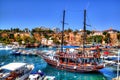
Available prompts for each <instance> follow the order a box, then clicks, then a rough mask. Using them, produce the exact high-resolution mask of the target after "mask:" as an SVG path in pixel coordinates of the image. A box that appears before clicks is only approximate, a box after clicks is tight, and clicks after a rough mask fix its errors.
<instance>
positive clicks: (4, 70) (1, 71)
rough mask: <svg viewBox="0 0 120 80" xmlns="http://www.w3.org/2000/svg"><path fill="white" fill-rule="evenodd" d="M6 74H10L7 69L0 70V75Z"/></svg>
mask: <svg viewBox="0 0 120 80" xmlns="http://www.w3.org/2000/svg"><path fill="white" fill-rule="evenodd" d="M8 72H10V70H8V69H0V73H8Z"/></svg>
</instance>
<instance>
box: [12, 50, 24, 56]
mask: <svg viewBox="0 0 120 80" xmlns="http://www.w3.org/2000/svg"><path fill="white" fill-rule="evenodd" d="M21 52H22V51H21V50H13V51H12V55H21Z"/></svg>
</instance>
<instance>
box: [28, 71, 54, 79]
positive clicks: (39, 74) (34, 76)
mask: <svg viewBox="0 0 120 80" xmlns="http://www.w3.org/2000/svg"><path fill="white" fill-rule="evenodd" d="M28 80H55V76H46V75H44V73H43V72H42V71H41V70H39V71H38V72H37V73H31V74H30V75H29V77H28Z"/></svg>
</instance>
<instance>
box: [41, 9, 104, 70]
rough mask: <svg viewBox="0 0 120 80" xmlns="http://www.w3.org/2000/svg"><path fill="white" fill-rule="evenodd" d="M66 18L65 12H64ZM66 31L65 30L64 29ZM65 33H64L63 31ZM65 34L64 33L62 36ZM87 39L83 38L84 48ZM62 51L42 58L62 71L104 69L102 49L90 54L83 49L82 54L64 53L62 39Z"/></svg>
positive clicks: (44, 55)
mask: <svg viewBox="0 0 120 80" xmlns="http://www.w3.org/2000/svg"><path fill="white" fill-rule="evenodd" d="M63 16H64V17H65V11H64V12H63ZM85 16H86V10H84V18H85ZM64 17H63V28H64ZM85 20H86V19H84V36H85V31H86V30H85V29H86V28H85V27H86V26H85V25H86V22H85ZM63 30H64V29H63ZM62 32H64V31H62ZM63 35H64V34H63V33H62V36H63ZM84 39H85V37H84V38H83V46H85V45H84V44H85V40H84ZM61 42H62V45H61V51H58V52H55V53H52V54H43V55H41V56H42V58H43V59H44V60H45V61H46V62H47V63H48V64H49V65H51V66H54V67H55V68H58V69H61V70H67V71H71V72H96V71H98V70H99V69H102V68H104V64H103V63H102V62H101V58H100V57H101V54H100V49H99V47H98V46H97V47H96V48H95V49H96V51H97V52H94V53H90V52H87V51H86V50H85V48H84V47H83V51H82V52H79V51H78V52H74V50H72V52H69V51H67V50H66V52H63V37H62V41H61Z"/></svg>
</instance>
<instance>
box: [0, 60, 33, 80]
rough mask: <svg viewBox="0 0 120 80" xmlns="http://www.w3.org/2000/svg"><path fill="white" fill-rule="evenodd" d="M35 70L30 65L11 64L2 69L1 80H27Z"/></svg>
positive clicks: (0, 72) (0, 68)
mask: <svg viewBox="0 0 120 80" xmlns="http://www.w3.org/2000/svg"><path fill="white" fill-rule="evenodd" d="M33 69H34V66H33V65H32V64H28V63H15V62H13V63H9V64H7V65H4V66H2V67H0V80H25V79H26V78H28V76H29V74H30V73H31V71H32V70H33Z"/></svg>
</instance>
